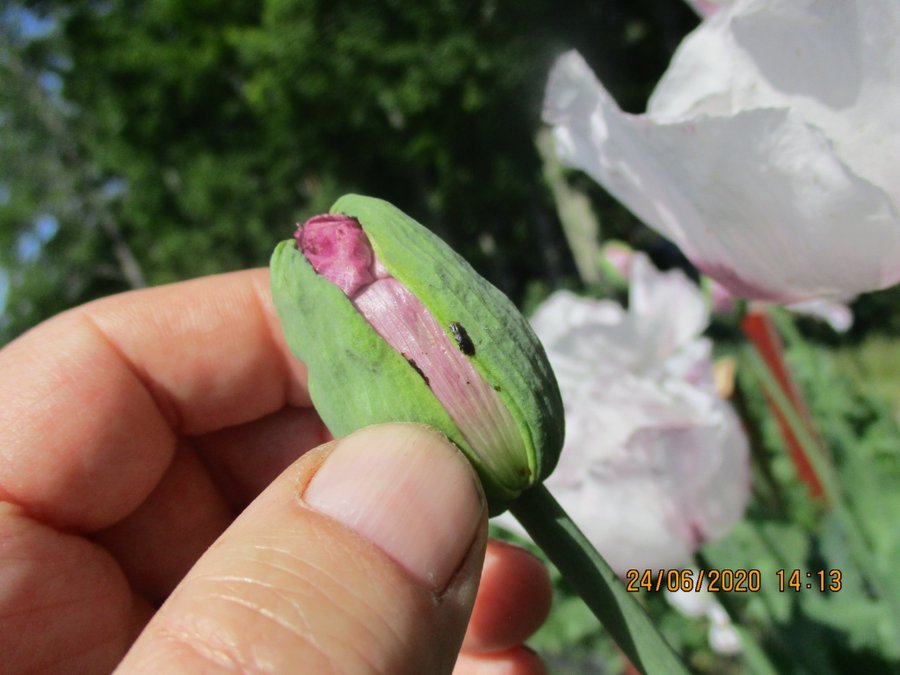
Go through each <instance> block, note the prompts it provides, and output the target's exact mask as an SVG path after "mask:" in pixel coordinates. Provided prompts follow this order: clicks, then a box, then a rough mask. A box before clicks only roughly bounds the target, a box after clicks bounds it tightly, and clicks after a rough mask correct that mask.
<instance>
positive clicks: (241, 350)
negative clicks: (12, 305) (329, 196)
mask: <svg viewBox="0 0 900 675" xmlns="http://www.w3.org/2000/svg"><path fill="white" fill-rule="evenodd" d="M0 373H2V377H0V401H3V402H4V405H3V406H0V499H3V500H5V501H10V502H13V503H15V504H18V505H20V506H22V507H24V508H25V509H26V511H27V512H28V513H29V514H30V515H32V516H34V517H38V518H41V519H44V520H46V521H49V522H52V523H53V524H56V525H62V526H66V527H74V528H77V529H87V530H94V529H99V528H102V527H105V526H107V525H109V524H111V523H113V522H116V520H118V519H119V518H121V517H123V516H124V515H125V514H127V513H128V512H130V510H131V509H133V508H134V507H136V506H137V503H139V501H140V500H141V499H143V497H144V496H145V495H146V494H147V493H148V492H149V490H150V489H152V486H153V485H155V484H156V482H157V481H158V480H159V478H160V476H161V475H162V473H163V472H164V471H165V469H166V467H167V466H168V464H169V461H170V459H171V456H172V453H173V452H174V449H175V445H176V440H177V438H178V436H179V435H189V434H201V433H206V432H209V431H214V430H216V429H221V428H223V427H226V426H231V425H235V424H241V423H244V422H248V421H251V420H254V419H257V418H259V417H262V416H264V415H267V414H270V413H272V412H275V411H277V410H279V409H281V408H282V407H284V406H285V405H288V404H289V405H295V406H308V405H310V401H309V394H308V391H307V388H306V371H305V368H304V366H303V365H302V364H301V363H300V362H299V361H297V360H296V359H294V358H293V356H291V354H290V353H289V351H288V349H287V347H286V346H285V343H284V340H283V337H282V335H281V329H280V324H279V322H278V318H277V316H276V314H275V311H274V308H273V306H272V301H271V296H270V292H269V284H268V276H267V272H266V270H262V269H260V270H248V271H244V272H236V273H232V274H225V275H217V276H212V277H206V278H202V279H197V280H194V281H188V282H183V283H178V284H172V285H168V286H161V287H158V288H152V289H146V290H141V291H133V292H130V293H125V294H122V295H117V296H112V297H109V298H104V299H102V300H98V301H95V302H92V303H89V304H87V305H84V306H81V307H78V308H75V309H73V310H70V311H68V312H65V313H63V314H60V315H58V316H56V317H54V318H52V319H50V320H48V321H46V322H45V323H43V324H41V325H39V326H37V327H36V328H34V329H32V330H31V331H29V332H28V333H26V334H25V335H23V336H22V337H20V338H19V339H17V340H16V341H14V342H12V343H10V344H9V345H7V346H6V347H5V348H4V349H3V350H0ZM132 502H137V503H132Z"/></svg>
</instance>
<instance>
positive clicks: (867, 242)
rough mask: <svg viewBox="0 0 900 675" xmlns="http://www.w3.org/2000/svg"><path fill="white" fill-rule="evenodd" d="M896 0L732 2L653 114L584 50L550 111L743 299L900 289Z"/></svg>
mask: <svg viewBox="0 0 900 675" xmlns="http://www.w3.org/2000/svg"><path fill="white" fill-rule="evenodd" d="M898 33H900V3H897V2H895V1H894V0H736V1H735V2H734V3H731V4H726V5H723V6H722V7H721V9H719V10H718V11H716V12H714V13H712V14H711V15H710V16H709V18H707V19H706V20H705V21H704V22H703V23H702V24H701V25H700V27H699V28H697V30H695V31H694V32H693V33H692V34H691V35H689V36H688V37H687V38H686V39H685V41H684V42H683V43H682V44H681V46H680V47H679V49H678V51H677V52H676V54H675V57H674V59H673V61H672V64H671V65H670V67H669V69H668V71H667V72H666V74H665V75H664V76H663V78H662V80H661V82H660V83H659V85H658V86H657V88H656V91H655V92H654V94H653V96H652V98H651V100H650V102H649V105H648V109H647V113H646V114H644V115H630V114H626V113H623V112H622V111H621V110H620V109H619V107H618V106H617V105H616V103H615V101H614V100H613V99H612V98H611V97H610V95H609V94H608V93H607V91H606V90H605V89H604V88H603V86H602V85H601V84H600V83H599V82H598V81H597V79H596V78H595V76H594V74H593V73H592V72H591V70H590V68H589V67H588V66H587V64H586V63H585V62H584V60H583V59H582V58H581V57H580V56H579V55H578V54H577V53H576V52H569V53H567V54H564V55H563V56H562V57H560V59H559V60H558V61H557V63H556V65H555V67H554V69H553V72H552V73H551V76H550V81H549V83H548V86H547V94H546V100H545V107H544V119H545V121H546V122H548V123H549V124H551V125H553V127H554V136H555V139H556V147H557V152H558V154H559V156H560V159H561V161H562V162H563V163H565V164H568V165H570V166H573V167H577V168H579V169H582V170H584V171H586V172H587V173H588V174H590V175H591V176H592V177H593V178H594V179H596V180H597V181H599V182H600V183H601V184H602V185H603V186H604V187H605V188H606V189H607V190H609V192H611V193H612V194H613V195H614V196H615V197H617V198H618V199H619V200H620V201H622V202H623V203H624V204H625V205H627V206H628V207H629V208H630V209H631V210H632V211H633V212H634V213H635V214H636V215H637V216H638V217H639V218H640V219H641V220H643V221H644V222H645V223H647V224H648V225H649V226H651V227H653V228H655V229H656V230H658V231H659V232H660V233H662V234H663V235H665V236H666V237H668V238H670V239H672V240H673V241H674V242H675V243H676V244H678V246H679V247H680V248H681V249H682V250H683V251H684V253H685V254H686V255H687V256H688V257H689V258H690V259H691V261H692V262H693V263H694V264H695V265H696V266H697V268H698V269H700V270H701V271H702V272H704V273H706V274H708V275H709V276H711V277H713V278H714V279H716V280H717V281H719V282H720V283H722V284H723V285H725V286H726V287H727V288H729V290H731V291H732V292H733V293H735V294H736V295H740V296H743V297H746V298H752V299H758V300H770V301H775V302H783V303H796V302H803V301H807V300H812V299H816V298H825V299H831V300H840V299H845V298H847V297H850V296H853V295H856V294H858V293H861V292H864V291H870V290H875V289H880V288H886V287H888V286H891V285H893V284H895V283H897V282H898V281H900V215H898V211H900V161H897V158H898V157H900V115H898V114H897V111H898V110H900V41H898V40H897V39H896V36H897V34H898Z"/></svg>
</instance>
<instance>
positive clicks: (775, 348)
mask: <svg viewBox="0 0 900 675" xmlns="http://www.w3.org/2000/svg"><path fill="white" fill-rule="evenodd" d="M741 328H742V329H743V331H744V334H745V335H746V336H747V337H748V338H749V339H750V341H751V342H752V343H753V345H754V346H755V347H756V350H757V351H758V352H759V355H760V356H761V357H762V358H763V360H764V361H765V363H766V366H767V367H768V368H769V371H770V372H771V373H772V375H773V376H774V377H775V379H776V381H777V382H778V386H779V387H780V388H781V391H782V392H784V395H785V396H786V397H787V398H788V400H789V401H790V402H791V404H792V406H793V408H794V409H795V410H796V411H797V414H798V415H799V417H800V421H801V423H802V424H803V426H804V428H805V429H806V431H807V433H808V435H809V436H810V438H811V440H812V441H813V442H815V440H816V434H815V430H814V428H813V425H812V420H811V419H810V416H809V411H808V409H807V406H806V404H805V402H804V401H803V397H802V396H801V394H800V390H799V389H798V388H797V385H796V384H795V383H794V381H793V379H792V378H791V374H790V371H789V370H788V367H787V364H786V363H785V361H784V348H783V347H782V344H781V339H780V338H779V336H778V332H777V331H776V330H775V325H774V324H773V322H772V319H771V317H770V316H769V315H768V314H767V313H766V310H765V309H764V308H761V307H752V308H751V309H750V311H749V312H748V313H747V315H746V316H745V317H744V320H743V321H742V322H741ZM766 401H767V402H768V404H769V408H770V409H771V410H772V412H773V414H774V415H775V419H776V420H777V421H778V428H779V429H780V430H781V435H782V437H783V438H784V441H785V443H786V444H787V447H788V450H789V451H790V453H791V458H792V459H793V461H794V466H795V467H796V468H797V475H798V476H799V477H800V480H802V481H803V482H804V483H806V484H807V485H808V486H809V491H810V494H811V495H812V497H813V498H821V497H822V479H821V476H820V475H818V472H817V469H816V467H815V466H814V465H813V464H812V463H811V459H810V457H809V456H808V453H807V452H806V450H805V449H804V444H803V443H801V442H800V439H799V438H798V436H797V434H796V433H795V432H794V430H793V429H792V427H791V425H790V424H789V423H788V420H787V418H786V417H785V416H784V414H783V413H782V412H781V410H780V408H779V406H777V405H775V404H774V403H773V401H772V398H771V396H770V395H769V394H766Z"/></svg>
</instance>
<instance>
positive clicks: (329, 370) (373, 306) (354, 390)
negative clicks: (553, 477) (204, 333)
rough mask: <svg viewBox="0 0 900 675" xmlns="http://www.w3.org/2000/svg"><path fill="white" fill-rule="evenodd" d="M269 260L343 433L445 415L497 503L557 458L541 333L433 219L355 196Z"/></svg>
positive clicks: (317, 390)
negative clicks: (431, 224)
mask: <svg viewBox="0 0 900 675" xmlns="http://www.w3.org/2000/svg"><path fill="white" fill-rule="evenodd" d="M271 272H272V293H273V296H274V299H275V306H276V308H277V310H278V313H279V316H280V317H281V320H282V324H283V327H284V331H285V335H286V337H287V341H288V344H289V345H290V347H291V349H292V350H293V351H294V353H295V354H296V355H297V356H298V357H299V358H300V359H302V360H303V361H304V362H305V363H306V364H307V367H308V370H309V390H310V395H311V396H312V399H313V403H314V404H315V406H316V409H317V410H318V412H319V415H320V416H321V418H322V420H323V421H324V422H325V424H326V425H327V426H328V428H329V429H330V430H331V432H332V433H333V434H335V435H336V436H343V435H345V434H348V433H350V432H352V431H354V430H356V429H358V428H360V427H363V426H366V425H369V424H375V423H380V422H389V421H406V422H420V423H423V424H428V425H431V426H434V427H437V428H438V429H440V430H441V431H442V432H443V433H444V434H445V435H446V436H447V437H448V438H450V439H451V440H452V441H453V442H454V443H455V444H456V445H457V446H458V447H459V448H460V449H461V450H462V451H463V452H464V453H465V454H466V456H467V457H468V458H469V460H470V461H471V462H472V464H473V466H474V467H475V469H476V471H477V472H478V474H479V476H480V477H481V479H482V483H483V484H484V488H485V493H486V494H487V496H488V500H489V502H490V506H491V510H492V512H494V513H496V512H499V511H501V510H502V509H503V508H505V506H506V504H508V503H509V502H510V501H512V500H513V499H515V497H516V496H517V495H518V494H519V493H520V492H521V491H522V490H524V489H526V488H527V487H529V486H531V485H533V484H535V483H537V482H540V481H541V480H543V479H544V478H546V477H547V475H548V474H549V473H550V471H551V470H552V469H553V467H554V466H555V464H556V460H557V458H558V455H559V450H560V448H561V447H562V441H563V413H562V402H561V400H560V395H559V389H558V387H557V384H556V380H555V378H554V376H553V373H552V371H551V369H550V365H549V363H548V361H547V358H546V355H545V354H544V350H543V348H542V347H541V344H540V342H539V341H538V339H537V338H536V337H535V335H534V333H533V332H532V330H531V328H530V326H529V325H528V322H527V321H526V320H525V319H524V318H523V317H522V315H521V314H520V313H519V312H518V310H517V309H516V308H515V306H514V305H513V304H512V303H511V302H510V301H509V299H508V298H507V297H506V296H505V295H503V294H502V293H501V292H500V291H499V290H497V289H496V288H495V287H493V286H492V285H490V284H489V283H488V282H487V281H486V280H485V279H483V278H482V277H481V276H479V275H478V274H477V273H476V272H475V271H474V270H473V269H472V268H471V267H470V266H469V264H468V263H466V262H465V261H464V260H463V259H462V258H461V257H460V256H458V255H457V254H456V253H454V252H453V251H452V250H451V249H450V248H449V247H448V246H447V245H446V244H445V243H444V242H443V241H441V240H440V239H439V238H438V237H436V236H435V235H434V234H432V233H431V232H430V231H429V230H428V229H426V228H425V227H423V226H422V225H420V224H419V223H417V222H415V221H414V220H412V219H411V218H409V217H408V216H407V215H405V214H404V213H402V212H401V211H399V210H398V209H396V208H395V207H394V206H392V205H390V204H388V203H387V202H384V201H381V200H378V199H372V198H369V197H361V196H357V195H347V196H345V197H343V198H341V199H340V200H338V202H337V203H336V204H335V205H334V207H333V208H332V210H331V213H330V214H326V215H321V216H316V217H314V218H311V219H310V220H309V221H307V222H306V223H305V224H303V225H301V226H300V227H299V228H298V230H297V233H296V235H295V239H294V240H288V241H284V242H281V243H280V244H279V245H278V247H277V248H276V249H275V253H274V254H273V256H272V268H271Z"/></svg>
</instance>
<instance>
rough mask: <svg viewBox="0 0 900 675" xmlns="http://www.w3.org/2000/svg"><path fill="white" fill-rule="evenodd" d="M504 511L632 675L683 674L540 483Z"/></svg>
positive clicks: (640, 611)
mask: <svg viewBox="0 0 900 675" xmlns="http://www.w3.org/2000/svg"><path fill="white" fill-rule="evenodd" d="M510 511H511V512H512V514H513V515H514V516H515V517H516V518H517V519H518V521H519V522H520V523H521V524H522V526H523V527H524V528H525V529H526V530H527V531H528V534H529V535H530V536H531V538H532V539H533V540H534V541H535V543H536V544H537V545H538V546H540V547H541V549H542V550H543V551H544V553H545V554H546V555H547V557H548V558H550V560H551V561H552V562H553V564H554V565H556V567H557V568H558V569H559V571H560V573H561V574H562V576H563V578H564V579H565V580H566V582H567V583H568V584H569V585H570V586H572V588H573V589H574V590H575V591H576V592H577V593H578V594H579V595H580V596H581V598H582V600H584V602H585V603H586V604H587V606H588V607H589V608H590V609H591V611H592V612H593V613H594V615H595V616H596V617H597V618H598V619H599V620H600V623H602V624H603V626H604V628H606V630H607V631H608V632H609V634H610V635H611V636H612V638H613V639H614V640H615V641H616V644H618V646H619V648H620V649H621V650H622V651H623V652H624V653H625V655H626V656H627V657H628V658H629V659H630V660H631V662H632V664H634V666H635V667H636V668H637V669H638V670H640V671H641V672H642V673H646V674H648V675H655V674H656V673H661V674H665V675H677V674H679V673H685V674H686V673H687V672H688V671H687V669H686V668H685V666H684V664H683V663H682V662H681V660H680V659H679V657H678V655H677V654H676V653H675V652H674V650H673V649H672V647H671V646H670V645H669V643H668V642H666V640H665V638H664V637H663V636H662V634H661V633H660V632H659V630H658V629H657V628H656V626H655V625H654V624H653V622H652V621H651V619H650V617H649V616H648V615H647V612H646V611H645V610H644V608H643V607H641V605H640V604H639V603H638V601H637V599H636V598H635V596H634V594H632V593H629V592H628V591H627V590H626V589H625V586H624V585H623V584H622V582H621V581H620V580H619V578H618V577H617V576H616V573H615V572H613V570H612V568H611V567H610V566H609V565H608V564H607V562H606V561H605V560H604V559H603V557H602V556H601V555H600V554H599V553H598V552H597V550H596V549H595V548H594V547H593V546H592V545H591V543H590V542H589V541H588V540H587V538H586V537H585V536H584V534H582V533H581V530H579V529H578V526H576V525H575V523H573V522H572V519H571V518H569V516H568V514H567V513H566V512H565V511H564V510H563V508H562V507H561V506H560V505H559V504H558V503H557V501H556V500H555V499H554V498H553V495H551V494H550V493H549V492H548V491H547V488H545V487H544V486H543V485H542V484H541V485H537V486H535V487H533V488H531V489H529V490H526V491H525V492H523V493H522V494H521V495H520V496H519V498H518V499H517V500H516V501H515V502H513V504H512V506H511V507H510Z"/></svg>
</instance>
